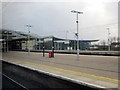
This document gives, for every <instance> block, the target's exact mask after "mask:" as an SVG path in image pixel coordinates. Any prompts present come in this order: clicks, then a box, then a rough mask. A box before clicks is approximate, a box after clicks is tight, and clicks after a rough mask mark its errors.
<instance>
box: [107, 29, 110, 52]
mask: <svg viewBox="0 0 120 90" xmlns="http://www.w3.org/2000/svg"><path fill="white" fill-rule="evenodd" d="M107 30H108V51H110V28H107Z"/></svg>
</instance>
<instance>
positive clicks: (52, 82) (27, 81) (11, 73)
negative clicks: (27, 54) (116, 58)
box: [2, 61, 103, 90]
mask: <svg viewBox="0 0 120 90" xmlns="http://www.w3.org/2000/svg"><path fill="white" fill-rule="evenodd" d="M2 76H3V77H2V79H3V80H2V81H3V83H2V84H3V85H2V88H3V90H7V89H10V88H20V90H41V89H42V90H44V89H49V90H53V89H59V88H62V89H66V90H68V89H72V90H103V89H100V88H97V87H91V86H90V87H89V86H85V85H81V84H78V83H75V82H72V81H70V80H65V79H61V78H59V77H54V76H51V75H47V74H45V73H42V72H39V71H36V70H31V69H29V68H25V67H22V66H19V65H15V64H12V63H8V62H6V61H2Z"/></svg>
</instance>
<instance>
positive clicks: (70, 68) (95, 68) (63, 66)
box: [3, 51, 120, 88]
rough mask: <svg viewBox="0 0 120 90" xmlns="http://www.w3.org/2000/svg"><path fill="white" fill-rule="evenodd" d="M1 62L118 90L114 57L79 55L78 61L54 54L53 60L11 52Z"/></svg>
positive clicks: (66, 55) (116, 62)
mask: <svg viewBox="0 0 120 90" xmlns="http://www.w3.org/2000/svg"><path fill="white" fill-rule="evenodd" d="M3 60H5V61H8V62H12V63H15V64H18V65H23V66H25V67H29V68H33V69H35V70H39V71H43V72H46V73H50V74H52V75H55V76H58V77H61V78H67V79H71V80H73V81H75V82H78V83H84V84H86V85H87V84H89V85H94V86H98V87H101V88H118V83H119V82H120V80H118V74H119V73H120V72H119V71H118V63H119V61H118V57H116V56H89V55H80V59H79V61H78V60H77V59H76V55H72V54H55V58H49V57H48V54H46V55H45V57H42V53H34V52H31V53H30V55H28V53H27V52H15V51H14V52H13V51H12V52H8V53H3Z"/></svg>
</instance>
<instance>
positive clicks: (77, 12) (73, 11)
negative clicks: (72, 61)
mask: <svg viewBox="0 0 120 90" xmlns="http://www.w3.org/2000/svg"><path fill="white" fill-rule="evenodd" d="M71 12H72V13H76V16H77V21H76V23H77V33H76V36H77V60H79V40H78V38H79V37H78V35H79V32H78V14H83V12H79V11H75V10H72V11H71Z"/></svg>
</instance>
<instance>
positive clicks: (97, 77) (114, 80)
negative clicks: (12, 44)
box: [26, 62, 120, 83]
mask: <svg viewBox="0 0 120 90" xmlns="http://www.w3.org/2000/svg"><path fill="white" fill-rule="evenodd" d="M26 63H28V64H31V65H36V66H40V67H41V66H42V67H46V68H49V69H53V70H57V71H63V72H67V73H72V74H75V75H81V76H86V77H93V78H96V79H102V80H109V81H112V82H118V83H120V80H117V79H112V78H107V77H101V76H96V75H92V74H86V73H81V72H76V71H72V70H67V69H62V68H57V67H52V66H47V65H42V64H36V63H32V62H26Z"/></svg>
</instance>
